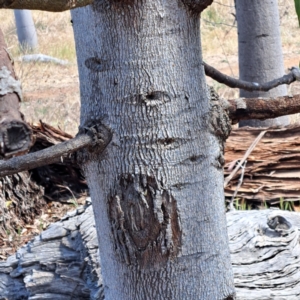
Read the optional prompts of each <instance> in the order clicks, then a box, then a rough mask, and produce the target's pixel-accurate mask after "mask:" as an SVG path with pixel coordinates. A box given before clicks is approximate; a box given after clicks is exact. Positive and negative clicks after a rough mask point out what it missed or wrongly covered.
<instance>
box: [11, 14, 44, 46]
mask: <svg viewBox="0 0 300 300" xmlns="http://www.w3.org/2000/svg"><path fill="white" fill-rule="evenodd" d="M14 14H15V20H16V27H17V34H18V40H19V45H20V48H21V49H22V50H23V51H28V50H34V49H35V48H36V47H37V46H38V39H37V34H36V30H35V26H34V22H33V19H32V14H31V11H30V10H25V9H24V10H19V9H15V10H14Z"/></svg>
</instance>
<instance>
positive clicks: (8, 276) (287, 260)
mask: <svg viewBox="0 0 300 300" xmlns="http://www.w3.org/2000/svg"><path fill="white" fill-rule="evenodd" d="M88 200H89V199H88ZM227 228H228V234H229V242H230V251H231V261H232V264H233V270H234V280H235V286H236V290H237V299H240V300H257V299H262V300H281V299H286V300H292V299H298V297H299V296H300V270H299V268H298V265H299V263H300V245H299V243H298V239H299V229H300V214H299V213H292V212H287V211H280V210H262V211H236V212H230V213H228V214H227ZM22 295H23V296H24V298H23V299H30V300H33V299H63V300H67V299H70V297H72V298H71V299H97V300H102V299H104V296H103V285H102V278H101V268H100V262H99V253H98V241H97V235H96V228H95V223H94V215H93V211H92V206H91V205H88V206H87V207H85V208H84V207H79V208H78V209H77V210H75V211H73V212H71V213H68V214H67V215H66V216H65V217H64V218H63V219H62V220H61V221H60V222H57V223H54V224H52V225H51V226H50V227H49V228H48V229H47V230H46V231H45V232H43V233H42V234H41V235H40V236H38V237H36V238H35V239H34V240H33V241H31V242H30V243H28V244H27V245H26V246H24V247H23V248H21V249H19V250H18V252H17V253H16V255H13V256H10V257H9V258H8V259H7V261H5V262H0V296H2V297H6V299H8V300H16V299H20V297H21V296H22Z"/></svg>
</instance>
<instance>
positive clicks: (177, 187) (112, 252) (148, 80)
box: [72, 0, 234, 300]
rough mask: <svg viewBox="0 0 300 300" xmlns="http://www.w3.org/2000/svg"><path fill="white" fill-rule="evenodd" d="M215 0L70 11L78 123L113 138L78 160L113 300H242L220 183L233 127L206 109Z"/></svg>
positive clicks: (112, 4)
mask: <svg viewBox="0 0 300 300" xmlns="http://www.w3.org/2000/svg"><path fill="white" fill-rule="evenodd" d="M211 2H212V1H185V2H181V1H173V0H166V1H162V0H144V1H134V0H127V1H108V0H105V1H98V2H96V3H95V4H93V5H92V6H89V7H85V8H83V9H80V10H74V11H72V19H73V26H74V32H75V41H76V51H77V57H78V67H79V74H80V75H79V76H80V85H81V99H82V103H81V124H82V125H85V124H86V123H90V122H96V121H98V120H101V122H103V123H104V125H105V126H107V127H108V128H110V129H111V130H112V132H113V133H114V137H113V140H112V142H111V143H110V145H109V146H108V147H107V149H106V151H105V152H104V155H103V156H102V157H101V158H100V157H99V156H98V155H97V153H94V154H90V155H89V156H88V157H86V159H85V160H83V161H82V166H83V169H84V171H85V175H86V178H87V181H88V185H89V188H90V192H91V195H92V198H93V208H94V213H95V219H96V228H97V232H98V237H99V243H100V252H101V262H102V272H103V278H104V283H105V298H106V299H108V300H112V299H113V300H115V299H122V300H129V299H130V300H132V299H143V300H145V299H156V300H159V299H173V300H176V299H180V300H182V299H206V300H210V299H211V300H215V299H233V297H234V286H233V275H232V270H231V261H230V255H229V249H228V238H227V232H226V220H225V213H224V194H223V186H222V185H223V173H222V164H223V153H222V150H223V141H224V139H225V137H226V136H227V134H228V132H229V130H230V129H229V127H230V126H228V123H226V121H224V120H222V121H221V120H219V119H218V118H219V115H218V109H217V106H214V105H213V109H215V111H214V113H210V109H211V108H210V103H209V95H208V93H207V88H206V83H205V76H204V70H203V66H202V57H201V47H200V32H199V28H200V26H199V25H200V24H199V15H198V13H197V12H199V11H200V10H201V9H202V8H203V5H204V6H205V5H208V4H210V3H211ZM87 33H88V34H87ZM87 45H88V47H87ZM223 121H224V122H223ZM219 123H222V124H223V125H224V128H223V127H222V126H217V125H219ZM226 126H227V127H226ZM217 127H218V128H217ZM217 130H218V132H216V131H217Z"/></svg>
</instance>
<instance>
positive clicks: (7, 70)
mask: <svg viewBox="0 0 300 300" xmlns="http://www.w3.org/2000/svg"><path fill="white" fill-rule="evenodd" d="M21 98H22V95H21V85H20V82H19V81H17V80H16V75H15V73H14V70H13V65H12V62H11V59H10V56H9V54H8V52H7V46H6V44H5V41H4V36H3V33H2V31H1V30H0V157H11V156H13V155H18V154H22V153H26V152H27V151H28V149H29V148H30V146H31V145H32V132H31V129H30V127H29V126H28V125H27V124H26V122H25V121H24V116H23V114H22V113H21V112H20V111H19V107H20V100H21Z"/></svg>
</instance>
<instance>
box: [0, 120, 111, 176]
mask: <svg viewBox="0 0 300 300" xmlns="http://www.w3.org/2000/svg"><path fill="white" fill-rule="evenodd" d="M101 131H102V132H101ZM91 133H92V134H91ZM99 137H100V139H99ZM111 137H112V135H111V133H110V132H109V131H108V130H107V129H106V128H104V130H103V126H101V127H100V133H99V130H95V127H93V128H91V130H90V129H88V131H87V133H82V134H79V135H77V136H76V137H75V138H73V139H70V140H69V141H66V142H63V143H60V144H57V145H54V146H52V147H49V148H46V149H43V150H41V151H37V152H33V153H29V154H26V155H23V156H18V157H14V158H11V159H9V160H6V161H4V160H2V161H0V177H3V176H6V175H12V174H15V173H18V172H21V171H25V170H29V169H33V168H38V167H42V166H45V165H50V164H53V163H57V162H60V161H62V160H63V159H64V158H66V157H68V156H69V155H70V154H72V153H74V152H76V151H78V150H80V149H83V148H90V149H91V150H93V147H97V148H96V151H97V155H100V154H101V152H103V151H104V149H105V148H106V146H107V145H108V144H109V142H110V140H111Z"/></svg>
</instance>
